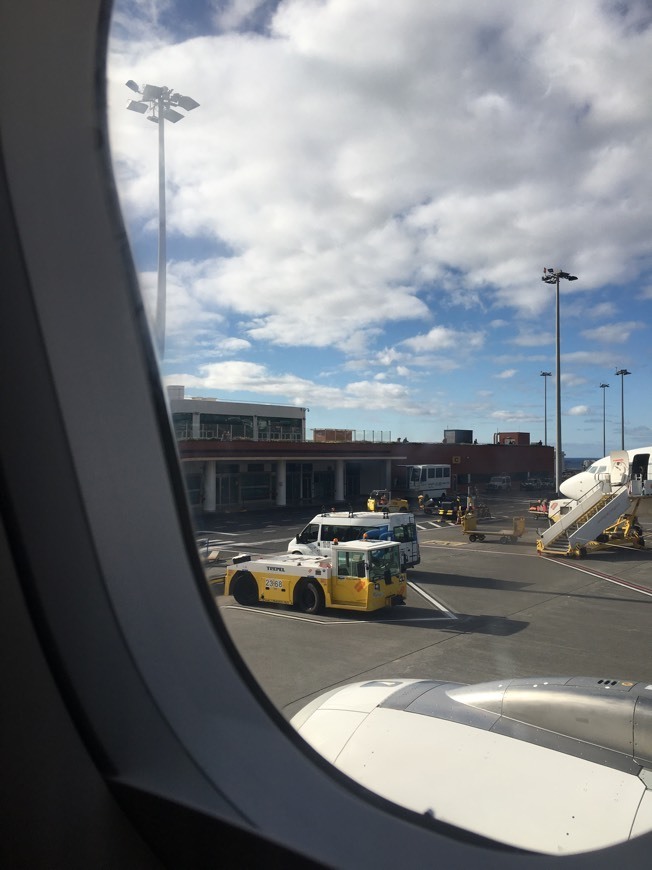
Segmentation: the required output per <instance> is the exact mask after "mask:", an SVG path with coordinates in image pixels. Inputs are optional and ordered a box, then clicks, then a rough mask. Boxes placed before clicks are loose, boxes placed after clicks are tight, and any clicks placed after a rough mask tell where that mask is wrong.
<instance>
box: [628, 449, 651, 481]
mask: <svg viewBox="0 0 652 870" xmlns="http://www.w3.org/2000/svg"><path fill="white" fill-rule="evenodd" d="M649 461H650V454H649V453H637V454H636V455H635V456H634V459H633V460H632V480H634V478H639V479H640V480H647V479H648V473H647V467H648V463H649Z"/></svg>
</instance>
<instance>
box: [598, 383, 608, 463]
mask: <svg viewBox="0 0 652 870" xmlns="http://www.w3.org/2000/svg"><path fill="white" fill-rule="evenodd" d="M608 386H609V384H600V389H601V390H602V455H603V456H606V455H607V437H606V434H605V426H606V419H607V417H606V410H605V409H606V405H605V396H606V395H607V393H606V389H607V387H608Z"/></svg>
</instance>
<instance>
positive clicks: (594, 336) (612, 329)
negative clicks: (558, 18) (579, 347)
mask: <svg viewBox="0 0 652 870" xmlns="http://www.w3.org/2000/svg"><path fill="white" fill-rule="evenodd" d="M643 328H644V324H642V323H638V322H637V321H635V320H629V321H625V322H620V323H607V324H605V325H604V326H597V327H595V329H583V330H582V335H583V336H584V338H586V339H588V340H589V341H599V342H601V343H602V344H625V343H626V342H628V341H629V339H630V337H631V335H632V332H634V330H636V329H643Z"/></svg>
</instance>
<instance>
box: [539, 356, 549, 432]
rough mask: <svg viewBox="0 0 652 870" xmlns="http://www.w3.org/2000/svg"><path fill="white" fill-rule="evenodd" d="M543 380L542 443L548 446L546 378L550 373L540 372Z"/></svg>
mask: <svg viewBox="0 0 652 870" xmlns="http://www.w3.org/2000/svg"><path fill="white" fill-rule="evenodd" d="M539 374H540V375H541V377H542V378H543V443H544V445H545V446H546V447H547V446H548V378H549V377H550V376H551V375H552V372H540V373H539Z"/></svg>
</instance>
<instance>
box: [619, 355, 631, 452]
mask: <svg viewBox="0 0 652 870" xmlns="http://www.w3.org/2000/svg"><path fill="white" fill-rule="evenodd" d="M616 375H620V449H621V450H624V449H625V375H631V372H628V371H627V369H618V371H617V372H616Z"/></svg>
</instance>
